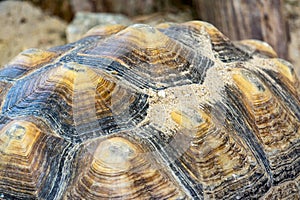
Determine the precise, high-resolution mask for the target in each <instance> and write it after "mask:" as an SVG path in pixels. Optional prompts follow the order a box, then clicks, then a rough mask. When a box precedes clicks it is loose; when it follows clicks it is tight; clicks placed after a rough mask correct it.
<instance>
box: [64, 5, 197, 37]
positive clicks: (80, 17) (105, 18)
mask: <svg viewBox="0 0 300 200" xmlns="http://www.w3.org/2000/svg"><path fill="white" fill-rule="evenodd" d="M192 19H193V17H192V14H191V12H189V11H187V10H185V11H182V12H180V13H172V12H159V13H153V14H149V15H140V16H136V17H133V18H128V17H126V16H124V15H122V14H111V13H92V12H78V13H77V14H76V16H75V18H74V19H73V21H72V22H71V23H70V24H69V25H68V27H67V30H66V35H67V40H68V42H75V41H76V40H78V39H79V38H81V37H82V36H83V35H84V34H85V33H86V32H87V31H88V30H89V29H91V28H92V27H94V26H105V25H110V24H122V25H130V24H134V23H143V24H150V25H156V24H159V23H163V22H176V23H181V22H185V21H190V20H192Z"/></svg>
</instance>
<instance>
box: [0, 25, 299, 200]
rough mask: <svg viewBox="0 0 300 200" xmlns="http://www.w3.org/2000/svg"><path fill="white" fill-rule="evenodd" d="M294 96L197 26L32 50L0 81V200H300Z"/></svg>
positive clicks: (274, 64) (118, 30)
mask: <svg viewBox="0 0 300 200" xmlns="http://www.w3.org/2000/svg"><path fill="white" fill-rule="evenodd" d="M299 88H300V84H299V80H298V78H297V77H296V75H295V73H294V70H293V67H292V66H291V64H289V63H288V62H287V61H285V60H282V59H279V58H277V56H276V53H275V52H274V51H273V49H272V48H271V47H270V46H269V45H267V44H265V43H263V42H260V41H254V40H247V41H238V42H231V41H230V40H229V39H228V38H227V37H226V36H224V35H223V34H222V33H221V32H219V31H218V30H217V29H216V28H215V27H213V26H212V25H210V24H208V23H205V22H200V21H191V22H186V23H182V24H175V23H174V24H173V23H164V24H159V25H157V26H156V27H151V26H148V25H142V24H136V25H132V26H128V27H127V26H122V25H113V26H106V27H101V28H99V27H98V28H93V29H91V30H90V31H89V32H88V33H87V34H86V35H85V36H84V37H83V38H82V39H80V40H79V41H77V42H74V43H70V44H67V45H64V46H58V47H54V48H51V49H48V50H38V49H29V50H26V51H24V52H22V53H20V54H19V55H18V56H17V57H16V58H14V59H13V60H12V61H11V62H10V63H8V64H7V65H6V66H5V68H3V69H2V70H0V199H48V200H53V199H89V200H91V199H300V185H299V184H300V176H299V175H300V154H299V152H300V140H299V139H300V137H299V136H300V128H299V124H300V123H299V119H300V89H299Z"/></svg>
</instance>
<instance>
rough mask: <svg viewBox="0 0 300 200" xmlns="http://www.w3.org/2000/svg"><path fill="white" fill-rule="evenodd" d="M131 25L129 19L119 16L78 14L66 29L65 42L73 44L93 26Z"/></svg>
mask: <svg viewBox="0 0 300 200" xmlns="http://www.w3.org/2000/svg"><path fill="white" fill-rule="evenodd" d="M132 23H133V22H132V21H131V20H130V19H129V18H127V17H125V16H124V15H121V14H109V13H90V12H78V13H77V14H76V15H75V18H74V19H73V21H72V22H71V23H70V24H69V26H68V27H67V30H66V35H67V40H68V42H75V41H76V40H78V39H79V38H81V36H82V35H83V34H85V33H86V32H87V31H88V30H89V29H91V28H92V27H94V26H98V25H99V26H101V25H109V24H123V25H129V24H132Z"/></svg>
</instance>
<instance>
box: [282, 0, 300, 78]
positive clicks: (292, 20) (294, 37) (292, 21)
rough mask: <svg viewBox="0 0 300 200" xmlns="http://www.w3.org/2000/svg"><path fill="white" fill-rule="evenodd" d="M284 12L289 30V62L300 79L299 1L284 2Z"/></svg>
mask: <svg viewBox="0 0 300 200" xmlns="http://www.w3.org/2000/svg"><path fill="white" fill-rule="evenodd" d="M285 12H286V15H287V18H288V23H289V30H290V35H291V38H290V40H291V41H290V43H289V46H288V48H289V60H290V61H291V62H292V63H293V65H294V66H295V69H296V73H297V75H298V77H299V78H300V0H285Z"/></svg>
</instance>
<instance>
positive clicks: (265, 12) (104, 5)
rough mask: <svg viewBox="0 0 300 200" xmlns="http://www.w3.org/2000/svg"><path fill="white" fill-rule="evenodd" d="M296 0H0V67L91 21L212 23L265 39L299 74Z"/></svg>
mask: <svg viewBox="0 0 300 200" xmlns="http://www.w3.org/2000/svg"><path fill="white" fill-rule="evenodd" d="M299 14H300V0H226V1H224V0H26V1H10V0H8V1H1V2H0V26H1V29H0V67H1V66H4V64H5V63H7V62H8V61H9V60H10V59H11V58H12V57H14V56H15V55H17V54H18V53H19V52H20V51H22V50H24V49H27V48H32V47H37V48H48V47H50V46H55V45H60V44H64V43H67V42H72V41H75V40H77V39H78V38H79V37H80V36H81V35H82V34H83V33H84V32H86V30H88V29H89V28H91V27H93V26H95V25H106V24H116V23H122V24H126V25H129V24H132V23H148V24H152V25H155V24H157V23H161V22H165V21H171V22H183V21H188V20H192V19H200V20H204V21H208V22H210V23H212V24H214V25H215V26H216V27H217V28H218V29H220V30H221V31H222V32H223V33H224V34H225V35H227V36H228V37H229V38H230V39H232V40H240V39H249V38H253V39H259V40H264V41H266V42H268V43H269V44H270V45H271V46H272V47H273V48H274V49H275V50H276V52H277V53H278V56H279V57H281V58H285V59H287V60H289V61H291V62H292V63H293V64H294V65H295V67H296V70H297V72H298V75H299V76H300V17H299Z"/></svg>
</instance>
